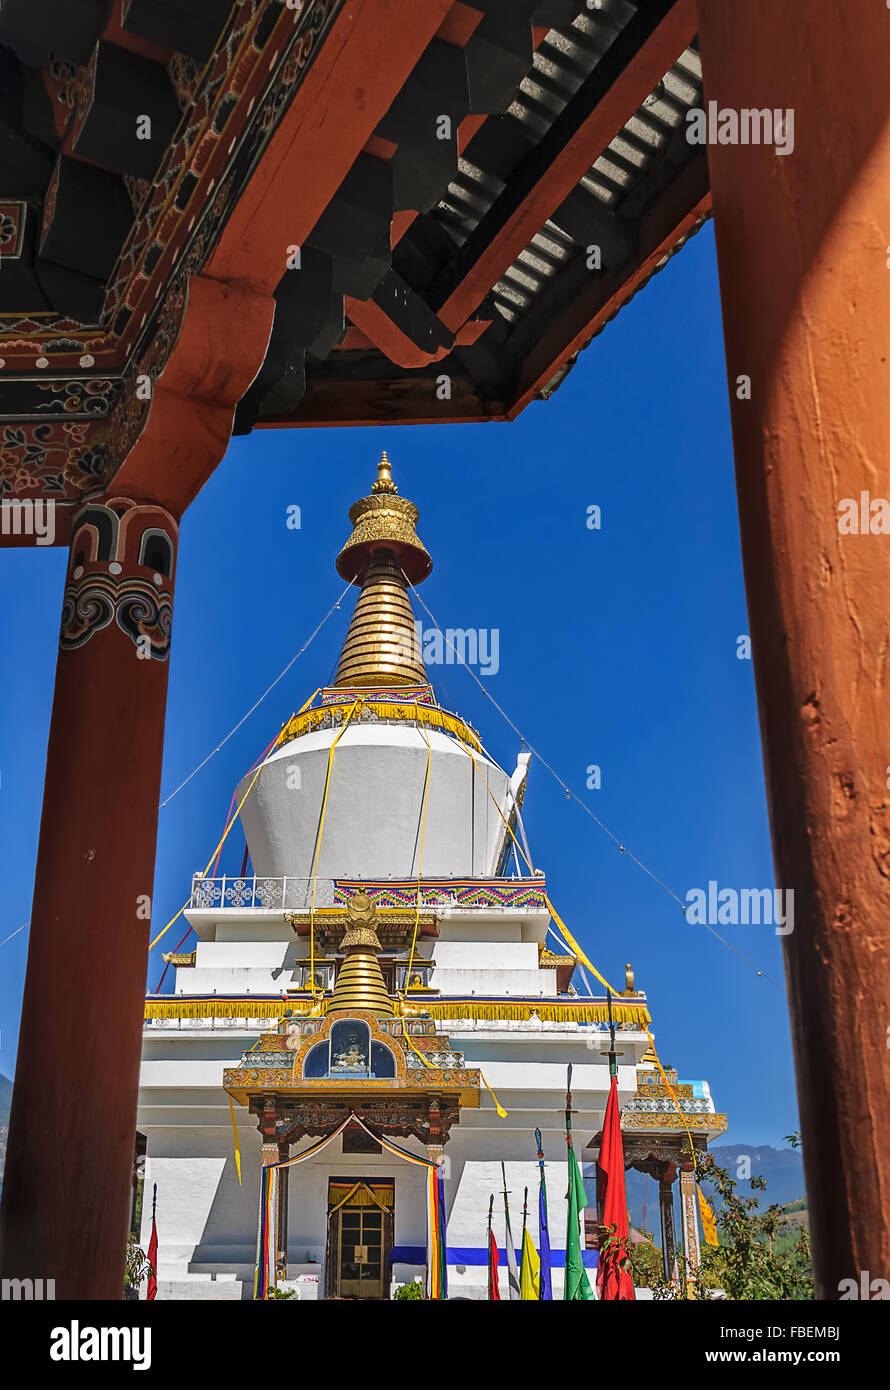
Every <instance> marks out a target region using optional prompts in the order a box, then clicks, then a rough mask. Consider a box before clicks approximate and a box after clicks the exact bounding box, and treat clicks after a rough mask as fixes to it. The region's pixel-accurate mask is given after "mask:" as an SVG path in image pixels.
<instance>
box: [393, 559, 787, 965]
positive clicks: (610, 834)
mask: <svg viewBox="0 0 890 1390" xmlns="http://www.w3.org/2000/svg"><path fill="white" fill-rule="evenodd" d="M402 574H403V575H404V576H405V583H406V584H407V585H408V588H409V589H410V590H411V592H412V593H413V595H414V597H415V598H416V599H417V602H418V603H419V604H420V606H421V608H422V609H423V611H424V612H425V613H426V615H427V617H428V618H429V620H430V622H431V623H433V625H434V626H435V628H436V630H437V631H438V632H441V633H442V636H443V637H444V639H445V641H446V643H447V644H448V646H449V647H450V648H451V650H452V651H453V652H454V654H455V656H456V657H457V659H458V661H459V662H460V664H461V665H462V666H463V667H465V668H466V670H467V671H468V672H469V674H470V675H471V676H472V678H473V680H474V681H475V682H476V684H477V685H478V687H479V689H480V690H481V691H482V694H483V695H484V696H485V698H486V699H487V700H490V701H491V703H492V704H493V705H494V707H495V709H496V710H497V712H498V714H499V715H500V716H501V718H502V719H503V720H504V721H505V722H506V723H507V724H509V725H510V728H511V729H512V730H513V732H514V734H515V735H516V737H517V738H519V739H521V740H522V742H523V744H524V745H525V747H526V748H527V749H528V750H529V752H530V753H533V754H534V756H535V757H536V758H537V759H538V762H539V763H540V764H541V765H542V767H545V768H546V769H547V771H548V772H549V773H550V776H551V777H552V778H553V780H554V781H555V782H556V783H557V784H558V785H559V786H560V787H562V789H563V791H564V792H565V794H566V798H567V799H570V800H572V801H575V802H577V804H578V805H579V806H580V807H581V810H582V811H585V812H586V813H587V815H588V816H590V819H591V820H592V821H594V822H595V823H596V824H597V825H598V826H599V828H600V830H602V831H604V832H605V833H606V834H607V835H608V837H609V839H610V840H613V841H614V842H615V844H616V845H617V846H618V849H619V852H620V853H621V854H626V855H627V857H628V858H629V859H632V860H633V862H634V863H635V864H636V865H637V867H638V868H640V869H642V870H643V873H644V874H648V876H649V877H650V878H651V879H652V881H653V883H657V884H658V886H659V888H663V889H664V891H665V893H667V895H668V897H671V898H673V900H674V902H676V903H679V905H680V911H681V912H682V913H683V916H684V917H685V916H686V904H685V903H684V901H683V899H682V898H681V897H680V896H679V895H678V894H677V893H675V892H674V890H673V888H669V887H668V885H667V884H666V883H665V882H663V880H662V879H660V878H659V877H658V875H657V874H656V873H653V872H652V870H651V869H650V868H649V867H648V866H647V865H646V864H644V863H643V861H642V859H638V858H637V856H636V855H635V854H634V853H632V851H631V850H629V849H628V848H627V846H626V845H624V844H622V843H621V840H620V839H619V838H618V836H617V835H616V834H615V833H614V832H613V831H611V830H610V829H609V827H608V826H607V825H606V824H605V822H604V821H601V820H600V818H599V816H597V815H595V814H594V812H593V811H591V809H590V807H589V806H588V805H587V802H586V801H582V800H581V797H580V796H578V795H577V793H576V792H573V791H572V789H571V787H570V786H569V785H568V783H567V782H565V781H563V779H562V777H560V775H559V773H558V772H556V771H555V770H554V769H553V768H552V767H551V766H550V764H549V763H548V762H547V760H546V758H543V757H542V756H541V754H540V753H539V752H538V750H537V748H535V747H534V745H533V744H532V743H530V742H529V740H528V739H527V738H526V737H525V734H524V733H523V732H522V730H521V729H518V728H517V727H516V725H515V724H514V723H513V720H512V719H511V718H510V716H509V715H508V714H507V713H506V711H505V710H503V709H501V707H500V705H499V704H498V702H497V700H496V699H495V698H494V696H493V695H492V693H491V691H489V690H486V688H485V686H484V685H483V684H482V682H481V680H480V679H479V677H478V676H477V675H476V672H475V671H473V670H472V669H471V668H470V667H469V666H468V665H467V663H466V661H464V658H463V655H462V654H461V652H459V651H458V649H457V647H455V645H454V643H453V642H451V641H449V639H448V633H447V631H446V630H445V629H444V628H442V627H441V626H440V625H439V623H438V622H437V621H436V618H435V617H434V615H433V613H432V612H431V611H430V609H429V608H428V607H427V605H426V604H425V603H424V601H423V599H422V598H421V597H420V594H419V593H418V592H417V589H416V588H415V586H414V585H413V584H412V583H411V580H410V579H409V578H408V576H407V574H405V571H404V570H402ZM701 925H702V926H703V927H705V928H706V929H707V930H708V931H709V932H710V933H711V935H712V936H714V937H716V938H717V940H718V941H720V942H721V943H722V944H723V945H724V946H726V947H727V948H728V949H729V950H730V951H732V952H733V953H734V954H735V955H737V956H738V957H739V959H740V960H743V961H744V962H745V964H746V965H748V966H750V968H751V969H752V970H753V971H754V972H755V974H757V975H759V976H760V977H761V978H762V979H764V980H769V982H770V984H771V985H775V987H776V989H778V990H781V988H782V986H781V985H780V984H779V983H778V982H777V981H776V980H774V979H773V977H772V976H771V975H768V974H767V973H766V971H765V970H761V969H760V967H759V966H757V965H755V964H754V962H753V961H752V960H749V958H748V957H747V956H746V955H745V954H744V952H743V951H740V950H739V949H738V947H736V946H733V944H732V942H731V941H727V940H726V937H725V936H721V935H720V933H719V932H716V931H714V928H713V927H712V926H711V925H710V924H709V923H708V922H702V924H701Z"/></svg>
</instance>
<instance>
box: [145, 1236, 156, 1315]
mask: <svg viewBox="0 0 890 1390" xmlns="http://www.w3.org/2000/svg"><path fill="white" fill-rule="evenodd" d="M148 1261H149V1264H150V1265H151V1269H150V1270H149V1273H148V1288H147V1289H146V1290H145V1297H146V1299H147V1300H148V1301H149V1302H150V1301H151V1300H152V1299H153V1298H157V1296H158V1273H157V1271H158V1226H157V1222H156V1221H155V1218H154V1216H152V1218H151V1240H150V1241H149V1242H148Z"/></svg>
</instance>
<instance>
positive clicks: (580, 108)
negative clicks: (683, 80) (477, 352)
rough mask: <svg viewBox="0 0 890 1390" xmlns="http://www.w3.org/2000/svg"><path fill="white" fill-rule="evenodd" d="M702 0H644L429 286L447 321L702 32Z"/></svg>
mask: <svg viewBox="0 0 890 1390" xmlns="http://www.w3.org/2000/svg"><path fill="white" fill-rule="evenodd" d="M695 27H696V19H695V5H694V0H652V3H651V4H650V5H647V6H645V7H643V6H641V7H640V9H639V10H638V11H637V13H636V14H635V15H634V17H633V18H632V19H631V20H630V21H629V22H628V24H627V25H626V26H625V27H624V29H622V31H621V32H620V34H619V35H618V36H617V38H616V39H615V42H614V43H613V44H612V45H610V47H609V48H608V49H607V50H606V52H605V54H604V55H603V57H602V59H601V60H600V62H599V63H598V64H597V65H596V67H595V69H594V71H593V72H592V73H591V75H590V77H588V78H587V80H586V81H585V82H583V83H582V85H581V86H580V87H579V89H578V91H577V92H576V93H575V95H574V97H572V98H571V100H570V101H569V102H568V104H567V105H566V107H565V109H564V110H563V111H562V113H561V114H560V115H559V116H558V117H557V118H556V120H555V121H554V122H553V125H552V126H551V127H550V129H549V131H547V133H546V134H545V135H544V136H543V138H542V139H541V141H540V142H539V143H538V144H537V145H536V146H534V148H533V149H531V150H530V151H529V153H528V155H527V157H526V159H525V160H524V161H523V163H522V165H521V166H520V168H519V170H517V171H516V173H515V174H514V176H513V177H512V178H511V179H510V181H509V182H508V183H507V185H506V187H505V188H504V190H503V192H502V193H501V195H500V196H499V197H498V198H497V199H496V201H495V202H494V204H493V206H492V207H491V208H490V209H489V211H488V212H487V213H486V214H485V216H484V217H483V218H482V220H481V222H480V223H479V224H478V226H477V227H476V228H475V230H474V231H473V232H472V233H471V235H470V236H469V237H468V238H467V240H466V242H465V243H464V245H463V246H462V247H461V249H460V252H459V253H458V255H457V256H456V257H455V258H454V260H453V261H452V263H451V265H450V266H449V267H448V268H447V270H446V271H445V272H444V273H443V275H442V276H441V277H440V280H439V282H438V283H437V284H436V285H434V286H433V287H432V288H431V290H430V293H429V299H430V304H431V306H432V307H433V308H434V309H435V310H436V311H437V313H438V314H439V317H440V318H441V319H442V321H443V323H445V324H446V326H447V327H449V328H452V329H454V328H455V327H457V326H459V325H460V324H461V323H463V322H465V321H466V319H467V318H469V316H470V314H471V313H472V312H473V310H474V309H475V308H476V307H477V306H478V305H479V304H480V303H481V301H482V300H483V299H484V297H485V295H486V294H488V292H489V290H490V289H491V288H492V286H493V285H494V284H496V282H497V281H498V280H499V279H500V277H501V276H502V275H503V274H504V272H505V271H506V270H508V268H509V267H510V266H511V265H512V264H513V262H514V261H515V260H516V258H517V256H518V255H519V254H520V252H521V251H522V250H523V249H524V248H525V247H526V246H528V244H529V242H530V241H531V239H532V237H533V236H534V235H535V233H536V232H537V231H538V230H539V229H540V228H541V227H542V226H543V224H544V222H545V221H546V220H547V219H548V218H549V217H550V216H551V214H552V213H553V212H554V211H555V210H556V209H557V208H558V207H559V206H560V204H561V203H562V202H563V201H564V200H565V199H566V198H567V197H568V195H569V194H570V192H571V190H572V189H573V188H574V187H575V186H576V185H577V184H578V183H579V181H580V180H581V178H583V176H584V174H585V173H586V172H587V170H588V169H589V168H590V166H591V164H592V163H593V161H594V159H596V157H597V156H598V155H599V154H600V153H601V152H602V150H604V149H605V148H606V146H607V145H608V144H609V141H610V140H612V139H613V138H614V137H615V135H617V133H618V132H619V131H620V130H621V129H622V127H623V126H624V125H625V123H626V122H627V121H628V120H629V119H630V117H631V116H632V115H633V114H634V112H635V111H636V110H637V109H638V108H639V107H640V106H641V105H642V103H643V101H644V100H645V98H646V97H647V96H648V94H649V93H650V92H651V90H652V89H653V87H654V86H655V85H656V84H657V83H658V81H659V80H660V78H661V77H662V76H663V74H664V73H665V72H667V71H668V69H669V68H670V67H671V65H672V64H673V63H674V62H675V61H676V59H677V57H678V56H679V54H680V53H682V52H683V50H684V49H685V48H686V47H687V46H688V45H689V43H690V42H691V40H692V39H693V38H694V36H695Z"/></svg>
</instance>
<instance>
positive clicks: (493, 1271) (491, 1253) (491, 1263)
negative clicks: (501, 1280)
mask: <svg viewBox="0 0 890 1390" xmlns="http://www.w3.org/2000/svg"><path fill="white" fill-rule="evenodd" d="M498 1259H499V1256H498V1243H497V1241H496V1240H495V1238H494V1231H492V1230H489V1232H488V1297H489V1298H496V1299H498V1300H499V1301H500V1297H501V1291H500V1289H499V1288H498Z"/></svg>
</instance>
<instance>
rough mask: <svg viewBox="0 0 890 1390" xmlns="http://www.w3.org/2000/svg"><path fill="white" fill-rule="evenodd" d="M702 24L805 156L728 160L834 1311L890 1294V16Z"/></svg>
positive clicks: (719, 182) (761, 671)
mask: <svg viewBox="0 0 890 1390" xmlns="http://www.w3.org/2000/svg"><path fill="white" fill-rule="evenodd" d="M698 10H699V37H700V44H701V54H702V65H703V70H704V88H705V91H704V95H705V100H706V101H714V102H716V103H717V106H718V108H720V109H723V108H726V109H735V110H736V111H737V112H741V111H742V110H743V109H745V108H747V109H749V110H750V109H755V108H756V109H758V110H763V109H765V108H768V109H769V111H770V112H771V113H772V112H775V111H776V110H778V111H780V112H781V113H783V114H784V115H785V126H784V131H782V130H780V132H779V134H780V143H783V144H784V145H785V146H786V148H787V151H788V152H787V153H784V154H781V153H777V151H776V147H775V145H764V144H760V145H754V144H750V143H749V144H747V145H742V144H731V143H725V144H719V143H717V144H712V145H710V146H709V149H708V157H709V164H710V173H711V184H712V191H713V205H714V215H715V219H716V236H717V253H718V260H719V266H720V288H721V295H722V301H723V319H724V329H725V339H726V355H727V366H728V376H729V387H730V399H731V403H732V424H733V439H734V445H735V456H736V473H737V486H738V499H739V514H740V520H741V531H742V550H743V557H744V564H745V579H746V585H747V594H748V607H749V614H750V624H751V633H752V637H753V652H754V667H755V675H756V678H757V692H758V702H759V707H760V718H761V727H762V732H763V746H764V756H765V763H766V774H767V789H768V795H769V806H770V816H771V824H772V835H773V845H774V851H775V860H776V872H777V883H778V885H779V886H780V887H781V888H784V889H793V890H794V895H795V896H794V929H793V931H792V933H791V934H790V935H788V936H786V937H785V940H784V949H785V964H786V974H787V980H788V990H789V996H790V1008H791V1022H792V1033H793V1041H794V1051H795V1061H796V1068H797V1080H798V1093H799V1099H800V1110H801V1122H802V1129H803V1154H804V1164H805V1168H806V1178H807V1191H808V1195H809V1205H810V1214H811V1228H812V1236H813V1251H814V1262H815V1270H816V1281H817V1296H818V1297H821V1298H837V1297H838V1293H839V1289H838V1286H839V1283H840V1282H841V1280H843V1279H849V1278H852V1279H854V1280H856V1281H857V1284H858V1282H859V1279H860V1275H861V1274H862V1273H863V1272H865V1271H868V1273H869V1276H870V1278H871V1279H876V1278H887V1277H888V1276H890V1204H888V1193H890V1052H888V1047H887V1044H888V1025H890V1011H888V1000H890V816H888V806H890V792H888V790H887V787H888V775H890V774H888V765H890V723H888V709H890V691H888V682H890V660H888V652H890V629H888V596H890V535H884V534H873V533H871V531H869V533H868V534H846V533H843V532H842V531H841V530H840V528H839V507H840V506H841V505H842V504H843V502H844V499H854V498H855V499H857V501H858V499H859V498H860V494H861V493H863V492H868V493H870V494H871V497H872V498H875V497H883V498H888V497H890V462H888V461H890V326H888V325H890V268H888V255H890V252H888V246H890V101H888V85H887V74H888V72H890V12H888V10H887V7H886V6H885V5H883V4H872V5H856V6H850V5H843V4H838V3H837V0H808V3H807V4H806V5H803V6H801V5H787V4H785V5H781V4H779V5H777V4H776V3H775V0H698ZM792 122H793V125H792V124H791V123H792ZM729 129H730V122H729V120H727V122H726V123H725V125H724V130H725V131H728V130H729ZM743 378H749V379H750V391H748V389H747V387H746V384H745V381H744V380H743ZM747 396H750V399H748V398H747ZM857 510H858V509H857ZM789 1127H790V1126H789Z"/></svg>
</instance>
